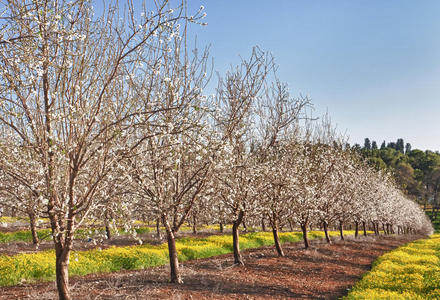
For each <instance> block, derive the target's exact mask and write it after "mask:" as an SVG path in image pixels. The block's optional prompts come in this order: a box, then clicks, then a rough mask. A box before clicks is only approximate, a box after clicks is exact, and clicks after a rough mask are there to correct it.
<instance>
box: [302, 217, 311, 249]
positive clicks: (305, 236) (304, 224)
mask: <svg viewBox="0 0 440 300" xmlns="http://www.w3.org/2000/svg"><path fill="white" fill-rule="evenodd" d="M307 225H308V224H307V221H306V222H304V223H302V224H301V230H302V234H303V240H304V248H306V249H307V248H309V238H308V236H307Z"/></svg>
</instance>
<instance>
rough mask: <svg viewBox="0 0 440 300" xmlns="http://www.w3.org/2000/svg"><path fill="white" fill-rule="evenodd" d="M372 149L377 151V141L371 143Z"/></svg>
mask: <svg viewBox="0 0 440 300" xmlns="http://www.w3.org/2000/svg"><path fill="white" fill-rule="evenodd" d="M371 149H373V150H376V149H377V143H376V141H373V142H371Z"/></svg>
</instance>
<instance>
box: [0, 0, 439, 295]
mask: <svg viewBox="0 0 440 300" xmlns="http://www.w3.org/2000/svg"><path fill="white" fill-rule="evenodd" d="M149 5H150V4H149ZM151 5H152V7H150V6H148V7H147V5H144V6H143V8H142V12H139V11H138V10H136V9H135V8H134V6H133V3H132V2H131V1H128V2H127V6H126V7H125V9H124V10H122V9H121V10H120V9H119V7H118V5H117V4H114V5H113V4H112V5H110V6H109V7H108V8H107V10H105V12H104V13H103V14H102V15H101V16H97V15H95V12H94V9H93V7H92V3H91V2H90V1H85V0H77V1H69V2H67V1H66V2H65V1H48V0H36V1H35V0H34V1H32V2H29V3H28V2H25V1H24V2H14V1H11V2H6V3H4V4H1V6H0V11H1V16H2V19H1V20H2V21H1V22H2V23H1V24H0V48H1V51H0V56H1V60H0V134H1V135H2V139H1V141H2V142H1V144H0V176H1V186H0V193H1V201H2V202H3V203H4V204H6V205H12V206H15V207H17V208H19V209H22V210H24V211H25V212H26V213H28V214H29V216H30V217H31V216H32V217H31V220H32V219H33V220H35V219H36V217H37V216H44V217H48V218H49V220H50V227H51V231H52V237H53V242H54V248H55V253H56V282H57V288H58V292H59V297H60V299H70V298H71V296H70V292H69V283H68V265H69V257H70V253H71V251H72V247H73V243H74V234H75V232H76V230H77V229H78V228H79V227H80V226H81V225H82V224H83V223H84V221H86V220H92V219H99V220H104V221H105V222H106V224H108V223H109V222H110V221H111V220H112V219H114V218H120V217H122V216H123V217H125V218H127V219H128V220H130V219H131V220H133V219H135V218H139V217H140V216H141V215H142V216H147V217H148V218H149V219H153V220H158V222H161V223H162V224H163V226H164V227H165V229H166V235H167V241H168V248H169V255H170V266H171V281H172V282H175V283H180V282H181V276H180V274H179V262H178V257H177V250H176V246H175V235H176V233H177V232H178V230H179V228H180V227H181V226H182V224H183V223H184V222H185V221H187V220H188V218H189V217H190V216H191V217H196V218H197V217H200V218H208V222H210V223H214V222H217V223H222V224H223V223H232V225H233V230H232V235H233V245H234V247H233V248H234V259H235V262H236V263H238V264H243V260H242V258H241V255H240V250H239V243H238V240H239V230H238V228H239V226H240V224H241V223H242V222H243V220H244V219H246V221H247V222H248V223H259V224H260V223H261V222H263V223H264V222H269V223H270V225H271V227H272V230H273V234H274V241H275V245H276V249H277V251H278V253H279V255H283V250H282V247H281V245H280V243H279V240H278V234H277V233H278V230H279V227H280V226H282V225H284V224H285V223H289V222H291V223H293V222H294V223H296V224H299V225H300V227H301V228H302V231H303V233H304V242H305V246H306V247H308V240H307V228H308V227H309V226H310V224H315V225H319V226H322V227H323V229H324V230H325V231H326V232H327V229H328V226H329V224H335V223H337V225H338V226H339V228H340V231H341V238H343V228H344V225H346V224H348V223H354V224H355V225H356V228H358V226H359V225H362V226H363V228H364V230H366V224H367V223H370V224H374V228H376V229H377V230H376V231H378V226H379V224H383V226H385V227H386V231H387V232H393V231H394V229H397V230H398V232H402V233H403V232H409V231H411V232H412V231H418V232H425V233H426V232H429V231H430V230H432V229H431V226H430V223H429V221H427V220H426V218H425V217H424V215H423V213H422V212H421V211H420V209H419V208H418V206H417V205H415V204H414V203H413V202H411V201H410V200H408V199H406V198H405V197H404V196H403V194H401V193H400V192H399V191H398V190H397V189H396V188H395V186H394V184H393V183H392V180H391V179H390V178H389V177H388V176H387V175H386V174H384V173H377V172H375V171H373V169H371V168H370V167H368V166H367V165H366V164H365V163H363V162H362V160H361V159H360V158H359V157H358V156H357V155H356V154H355V153H353V152H351V151H350V149H346V148H345V147H343V146H341V145H343V142H342V141H340V140H339V139H338V138H337V137H336V134H335V133H334V130H333V129H332V127H331V125H330V123H329V122H328V121H327V119H324V121H323V122H322V124H317V123H316V122H314V121H313V120H310V119H308V118H307V117H306V110H307V108H308V107H309V106H310V101H309V99H308V98H302V97H300V98H292V97H291V95H290V94H289V90H288V87H287V85H286V84H284V83H282V82H280V81H279V80H278V79H277V77H276V66H275V64H274V60H273V58H272V57H271V56H270V55H269V54H267V53H265V52H263V51H261V50H260V49H258V48H254V49H253V51H252V54H251V56H250V57H249V58H248V59H244V60H242V62H241V63H240V64H239V65H238V66H237V67H233V68H231V69H230V71H229V72H227V73H226V74H225V75H224V77H219V80H218V87H217V89H216V92H215V95H214V96H209V97H208V96H206V94H205V93H204V91H203V89H204V88H205V87H206V84H207V83H208V80H209V79H210V76H209V63H208V62H209V56H208V53H207V51H198V50H197V49H194V50H192V51H189V50H188V48H187V47H186V44H187V43H186V41H187V36H186V32H187V29H186V28H187V26H189V24H191V23H196V24H202V23H201V21H202V18H203V17H204V13H203V9H204V8H203V7H201V8H200V10H199V11H197V12H196V13H195V14H194V15H193V16H187V15H186V14H185V11H186V7H185V5H184V3H182V4H181V5H180V6H178V7H177V8H176V7H174V9H172V8H171V5H170V4H169V3H168V1H166V0H163V1H155V2H154V4H151ZM121 20H122V21H121ZM327 240H328V241H330V240H329V239H328V236H327Z"/></svg>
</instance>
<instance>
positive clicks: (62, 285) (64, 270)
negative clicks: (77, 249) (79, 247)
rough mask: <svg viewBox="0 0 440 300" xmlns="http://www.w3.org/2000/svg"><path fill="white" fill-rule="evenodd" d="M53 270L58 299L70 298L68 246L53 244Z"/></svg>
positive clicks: (67, 299)
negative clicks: (54, 257) (54, 259)
mask: <svg viewBox="0 0 440 300" xmlns="http://www.w3.org/2000/svg"><path fill="white" fill-rule="evenodd" d="M55 254H56V261H55V272H56V282H57V289H58V297H59V299H60V300H70V299H72V297H71V296H70V290H69V255H70V250H69V249H68V247H66V246H65V247H62V246H61V245H59V244H58V245H55Z"/></svg>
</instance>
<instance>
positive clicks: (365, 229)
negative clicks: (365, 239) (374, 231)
mask: <svg viewBox="0 0 440 300" xmlns="http://www.w3.org/2000/svg"><path fill="white" fill-rule="evenodd" d="M362 229H363V230H364V236H367V224H365V221H362Z"/></svg>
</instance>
